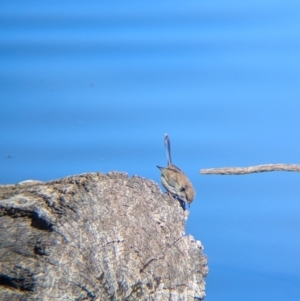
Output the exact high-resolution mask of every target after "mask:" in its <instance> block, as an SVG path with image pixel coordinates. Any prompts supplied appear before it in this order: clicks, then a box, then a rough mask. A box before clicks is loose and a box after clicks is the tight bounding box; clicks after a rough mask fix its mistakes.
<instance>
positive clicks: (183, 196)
mask: <svg viewBox="0 0 300 301" xmlns="http://www.w3.org/2000/svg"><path fill="white" fill-rule="evenodd" d="M165 147H166V153H167V160H168V167H166V168H165V167H160V166H157V167H158V168H159V169H160V171H161V183H162V185H163V186H164V187H165V189H166V190H167V191H168V194H169V195H170V196H171V195H172V196H173V197H174V198H176V199H178V200H179V201H180V202H181V204H182V202H183V204H182V206H183V208H184V209H185V203H188V205H189V206H190V203H192V201H193V200H194V198H195V190H194V187H193V185H192V183H191V182H190V180H189V179H188V177H187V176H186V175H185V174H184V172H183V171H182V170H181V169H180V168H179V167H177V166H176V165H174V164H173V163H172V158H171V145H170V139H169V136H168V134H165Z"/></svg>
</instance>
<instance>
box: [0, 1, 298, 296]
mask: <svg viewBox="0 0 300 301" xmlns="http://www.w3.org/2000/svg"><path fill="white" fill-rule="evenodd" d="M299 15H300V2H299V1H289V0H286V1H268V0H267V1H263V2H262V1H258V0H252V1H242V2H241V1H233V0H229V1H221V0H218V1H215V2H212V1H207V0H205V1H177V0H174V1H163V2H162V1H151V2H150V1H149V2H144V1H143V2H141V1H130V2H124V1H113V2H111V1H110V2H104V1H86V2H83V1H80V2H79V1H78V2H77V1H65V0H63V1H59V2H58V1H47V2H41V1H30V2H29V1H24V2H19V1H15V0H11V1H0V26H1V31H0V65H1V68H0V91H1V94H0V95H1V100H0V104H1V107H0V139H1V140H0V183H17V182H19V181H22V180H27V179H37V180H42V181H48V180H51V179H57V178H60V177H64V176H68V175H73V174H79V173H83V172H92V171H101V172H104V173H106V172H109V171H126V172H127V173H128V174H129V175H130V176H131V175H135V174H136V175H139V176H142V177H146V178H149V179H153V180H155V181H157V182H159V181H160V179H159V171H158V170H157V168H156V165H164V164H166V158H165V151H164V144H163V137H164V134H165V133H166V132H167V133H168V134H169V135H170V138H171V143H172V152H173V161H174V163H175V164H176V165H178V166H180V167H181V168H182V169H183V170H184V171H185V172H186V173H187V174H188V175H189V177H190V179H191V180H192V182H193V184H194V186H195V188H196V191H197V197H196V200H195V202H194V203H193V204H192V206H191V209H190V216H189V219H188V222H187V228H186V232H187V234H191V235H193V236H194V237H195V238H196V239H198V240H201V242H202V243H203V245H204V247H205V250H204V251H205V254H207V256H208V264H209V268H210V272H209V275H208V277H207V279H206V282H207V287H206V293H207V298H206V300H208V301H218V300H237V301H240V300H244V301H247V300H253V299H255V300H257V301H265V300H272V301H277V300H278V301H279V300H280V301H282V300H289V301H293V300H295V301H296V300H297V301H298V300H300V260H299V252H300V240H299V232H300V218H299V216H300V202H299V195H300V194H299V189H298V187H299V186H298V185H299V181H300V175H299V174H298V173H287V172H277V173H263V174H253V175H245V176H208V175H206V176H204V175H200V174H199V170H200V169H202V168H210V167H225V166H250V165H256V164H264V163H300V155H299V154H300V142H299V139H298V131H299V129H300V118H299V111H300V104H299V96H300V86H299V78H300V35H299V32H300V18H299Z"/></svg>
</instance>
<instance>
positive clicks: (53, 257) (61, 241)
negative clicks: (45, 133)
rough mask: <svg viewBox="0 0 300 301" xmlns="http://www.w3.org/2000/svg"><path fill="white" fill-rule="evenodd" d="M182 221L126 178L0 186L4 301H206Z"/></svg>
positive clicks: (201, 268)
mask: <svg viewBox="0 0 300 301" xmlns="http://www.w3.org/2000/svg"><path fill="white" fill-rule="evenodd" d="M187 216H188V211H183V210H182V208H181V207H180V204H179V203H178V201H176V200H173V199H170V198H169V196H167V195H163V194H162V193H161V190H160V189H159V187H158V185H157V184H156V183H154V182H153V181H150V180H146V179H143V178H139V177H136V176H135V177H132V178H128V177H127V175H126V174H124V173H109V174H107V175H104V174H101V173H89V174H82V175H77V176H71V177H67V178H63V179H60V180H56V181H51V182H47V183H42V182H37V181H26V182H21V183H20V184H17V185H5V186H0V231H1V232H0V300H2V301H14V300H41V301H42V300H43V301H44V300H55V301H58V300H98V301H100V300H101V301H102V300H104V301H105V300H127V301H129V300H153V301H154V300H155V301H160V300H185V301H186V300H203V299H204V297H205V282H204V278H205V276H206V274H207V272H208V268H207V260H206V257H205V255H203V252H202V250H203V247H202V245H201V242H199V241H195V240H194V239H193V237H191V236H184V227H185V222H186V219H187Z"/></svg>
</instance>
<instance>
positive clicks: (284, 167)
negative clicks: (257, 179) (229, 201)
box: [200, 164, 300, 175]
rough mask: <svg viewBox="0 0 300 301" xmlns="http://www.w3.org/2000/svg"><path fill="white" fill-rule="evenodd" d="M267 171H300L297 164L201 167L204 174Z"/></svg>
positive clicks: (240, 173) (239, 173) (242, 173)
mask: <svg viewBox="0 0 300 301" xmlns="http://www.w3.org/2000/svg"><path fill="white" fill-rule="evenodd" d="M266 171H300V165H297V164H264V165H256V166H249V167H222V168H208V169H201V170H200V173H201V174H203V175H245V174H249V173H256V172H266Z"/></svg>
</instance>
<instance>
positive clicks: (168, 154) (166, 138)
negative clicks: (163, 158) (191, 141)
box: [165, 134, 172, 166]
mask: <svg viewBox="0 0 300 301" xmlns="http://www.w3.org/2000/svg"><path fill="white" fill-rule="evenodd" d="M165 147H166V154H167V160H168V166H170V165H171V164H172V157H171V143H170V138H169V135H168V134H165Z"/></svg>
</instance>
